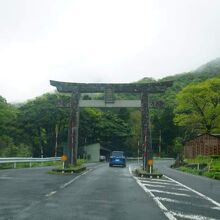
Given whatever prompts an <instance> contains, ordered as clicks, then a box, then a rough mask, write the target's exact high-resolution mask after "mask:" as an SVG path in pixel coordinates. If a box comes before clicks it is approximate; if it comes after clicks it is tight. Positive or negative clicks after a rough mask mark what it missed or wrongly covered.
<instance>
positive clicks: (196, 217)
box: [171, 212, 217, 220]
mask: <svg viewBox="0 0 220 220" xmlns="http://www.w3.org/2000/svg"><path fill="white" fill-rule="evenodd" d="M171 213H172V215H174V216H177V217H180V218H186V219H192V220H217V219H215V218H210V217H206V216H203V215H188V214H183V213H181V212H171Z"/></svg>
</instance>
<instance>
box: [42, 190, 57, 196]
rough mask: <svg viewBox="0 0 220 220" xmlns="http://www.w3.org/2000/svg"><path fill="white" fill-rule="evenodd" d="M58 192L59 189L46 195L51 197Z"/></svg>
mask: <svg viewBox="0 0 220 220" xmlns="http://www.w3.org/2000/svg"><path fill="white" fill-rule="evenodd" d="M56 192H57V191H53V192H50V193H48V194H46V195H45V196H46V197H50V196H52V195H53V194H55V193H56Z"/></svg>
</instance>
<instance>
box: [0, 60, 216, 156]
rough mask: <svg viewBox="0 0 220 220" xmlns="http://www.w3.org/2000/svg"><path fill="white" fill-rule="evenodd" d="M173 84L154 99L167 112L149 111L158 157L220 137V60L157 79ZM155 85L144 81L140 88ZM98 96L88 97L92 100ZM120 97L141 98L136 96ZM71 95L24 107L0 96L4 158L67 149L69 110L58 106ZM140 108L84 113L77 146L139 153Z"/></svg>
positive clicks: (56, 95) (87, 110) (48, 97)
mask: <svg viewBox="0 0 220 220" xmlns="http://www.w3.org/2000/svg"><path fill="white" fill-rule="evenodd" d="M166 80H171V81H173V86H172V87H170V88H169V89H168V90H167V91H166V92H165V93H164V94H155V95H151V96H150V100H158V101H163V102H164V106H163V108H158V109H156V108H152V109H150V127H151V140H152V143H151V144H152V147H153V151H154V154H155V156H156V155H158V154H159V146H161V155H162V156H174V157H175V156H176V155H177V154H179V153H181V151H182V147H183V144H184V141H185V140H187V139H189V138H190V137H193V136H195V135H198V134H201V133H215V134H216V133H220V59H217V60H214V61H211V62H210V63H208V64H206V65H204V66H202V67H200V68H199V69H197V70H196V71H192V72H188V73H182V74H177V75H174V76H169V77H165V78H163V79H160V80H158V82H160V81H166ZM147 82H156V80H154V79H153V78H147V77H146V78H144V79H142V80H140V81H138V83H147ZM98 96H100V95H97V96H90V94H87V95H84V96H83V97H82V98H85V99H88V98H89V99H92V98H95V99H96V98H98ZM118 98H127V99H131V98H137V97H134V96H133V95H132V94H124V95H118ZM61 99H69V97H68V95H63V94H59V93H57V92H54V93H46V94H43V95H42V96H40V97H36V98H35V99H33V100H28V101H27V102H25V103H19V104H18V103H16V104H13V103H8V102H7V100H6V99H5V98H4V97H2V96H0V156H4V157H8V156H32V157H40V156H42V155H43V156H44V157H50V156H54V155H55V151H56V150H55V142H56V136H57V143H58V149H57V155H58V156H60V155H62V152H63V147H64V146H65V145H66V144H67V133H68V120H69V114H70V110H69V109H68V108H60V107H58V105H57V103H58V102H59V101H60V100H61ZM140 118H141V116H140V109H125V108H123V109H122V108H119V109H112V110H109V109H98V108H84V109H80V126H79V147H81V146H83V145H87V144H91V143H96V142H99V143H100V144H101V145H102V146H103V147H106V148H109V149H111V150H118V149H120V150H124V151H125V152H126V154H127V155H128V156H137V151H138V148H139V149H140V151H141V144H140V143H141V141H140V139H141V138H140V135H141V127H140V124H141V122H140Z"/></svg>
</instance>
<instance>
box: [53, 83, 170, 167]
mask: <svg viewBox="0 0 220 220" xmlns="http://www.w3.org/2000/svg"><path fill="white" fill-rule="evenodd" d="M50 84H51V85H52V86H55V87H56V88H57V90H58V92H61V93H70V94H72V96H71V101H70V103H67V106H66V107H70V108H71V111H70V112H71V113H70V121H69V130H68V147H66V148H65V150H64V153H65V154H66V155H67V157H68V163H70V164H76V160H77V149H78V127H79V108H80V107H99V108H101V107H104V108H106V107H107V108H109V107H120V108H123V107H126V108H128V107H132V108H134V107H136V108H141V128H142V146H144V155H143V157H144V161H143V168H144V169H145V170H146V169H147V170H148V171H149V165H148V161H150V160H152V159H153V151H152V145H151V141H150V125H149V100H148V96H149V94H151V93H161V92H164V91H165V90H166V89H167V88H168V87H170V86H172V82H171V81H165V82H160V83H158V82H157V83H121V84H109V83H69V82H59V81H53V80H50ZM81 93H104V95H105V96H104V100H81V99H80V94H81ZM114 93H134V94H138V93H139V94H141V100H115V98H114ZM151 105H154V103H151ZM155 107H157V106H155ZM158 107H160V106H158Z"/></svg>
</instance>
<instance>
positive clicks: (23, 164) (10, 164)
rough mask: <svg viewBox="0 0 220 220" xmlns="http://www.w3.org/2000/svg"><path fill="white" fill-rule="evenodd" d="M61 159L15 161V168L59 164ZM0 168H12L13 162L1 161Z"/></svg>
mask: <svg viewBox="0 0 220 220" xmlns="http://www.w3.org/2000/svg"><path fill="white" fill-rule="evenodd" d="M60 165H62V161H44V162H31V166H30V162H21V163H16V169H17V168H18V169H19V168H29V167H46V166H60ZM0 169H14V163H3V164H0Z"/></svg>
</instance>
